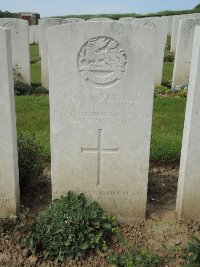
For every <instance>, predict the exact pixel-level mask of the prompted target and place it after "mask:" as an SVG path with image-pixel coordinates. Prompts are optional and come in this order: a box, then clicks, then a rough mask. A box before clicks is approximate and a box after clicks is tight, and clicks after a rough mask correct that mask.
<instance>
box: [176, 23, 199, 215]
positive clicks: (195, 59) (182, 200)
mask: <svg viewBox="0 0 200 267" xmlns="http://www.w3.org/2000/svg"><path fill="white" fill-rule="evenodd" d="M199 88H200V27H196V30H195V38H194V44H193V54H192V62H191V72H190V82H189V89H188V98H187V106H186V115H185V125H184V133H183V142H182V151H181V162H180V171H179V181H178V193H177V202H176V210H177V213H178V216H179V218H180V217H185V218H189V219H199V218H200V165H199V162H200V134H199V132H200V90H199Z"/></svg>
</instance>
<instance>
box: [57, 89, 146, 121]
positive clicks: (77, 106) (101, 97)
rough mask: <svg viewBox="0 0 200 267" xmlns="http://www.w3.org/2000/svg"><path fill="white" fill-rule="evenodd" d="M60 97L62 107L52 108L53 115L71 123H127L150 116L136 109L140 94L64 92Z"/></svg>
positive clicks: (138, 105)
mask: <svg viewBox="0 0 200 267" xmlns="http://www.w3.org/2000/svg"><path fill="white" fill-rule="evenodd" d="M61 98H62V101H64V105H63V106H64V107H63V108H62V110H61V111H57V110H54V112H53V113H54V116H55V117H56V118H61V119H64V118H65V119H67V120H68V122H69V123H73V124H80V123H86V124H93V123H104V122H110V123H113V124H127V123H128V122H129V121H131V120H135V119H147V118H149V117H150V114H147V113H145V112H139V111H138V110H139V108H140V107H141V106H142V103H141V102H142V101H141V99H142V97H141V95H140V94H135V95H128V94H82V95H73V94H64V95H62V97H61Z"/></svg>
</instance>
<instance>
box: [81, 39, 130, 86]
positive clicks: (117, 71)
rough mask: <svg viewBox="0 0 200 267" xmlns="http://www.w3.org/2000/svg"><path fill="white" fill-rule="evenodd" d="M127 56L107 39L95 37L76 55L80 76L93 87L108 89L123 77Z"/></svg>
mask: <svg viewBox="0 0 200 267" xmlns="http://www.w3.org/2000/svg"><path fill="white" fill-rule="evenodd" d="M126 66H127V56H126V53H125V51H124V49H122V47H121V46H120V44H119V43H118V42H117V41H115V40H113V39H111V38H109V37H103V36H101V37H96V38H93V39H90V40H89V41H88V42H87V43H85V44H84V45H83V47H82V48H81V50H80V52H79V55H78V68H79V71H80V74H81V76H82V77H83V78H84V80H86V81H87V82H88V83H90V84H91V85H93V86H95V87H110V86H112V85H113V84H115V83H117V82H119V80H120V79H121V78H122V77H123V76H124V73H125V70H126Z"/></svg>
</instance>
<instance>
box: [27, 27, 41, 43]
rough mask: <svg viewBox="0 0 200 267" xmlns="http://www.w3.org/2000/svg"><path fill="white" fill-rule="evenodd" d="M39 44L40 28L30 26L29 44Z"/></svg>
mask: <svg viewBox="0 0 200 267" xmlns="http://www.w3.org/2000/svg"><path fill="white" fill-rule="evenodd" d="M33 43H35V44H38V43H39V26H38V25H32V26H29V44H33Z"/></svg>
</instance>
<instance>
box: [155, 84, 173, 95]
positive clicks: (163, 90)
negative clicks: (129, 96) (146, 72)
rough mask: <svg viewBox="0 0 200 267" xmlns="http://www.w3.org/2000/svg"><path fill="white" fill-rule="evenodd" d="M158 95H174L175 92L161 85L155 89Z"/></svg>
mask: <svg viewBox="0 0 200 267" xmlns="http://www.w3.org/2000/svg"><path fill="white" fill-rule="evenodd" d="M155 94H156V95H172V94H173V92H172V91H171V89H169V88H167V87H166V86H163V85H160V86H157V87H156V88H155Z"/></svg>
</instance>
